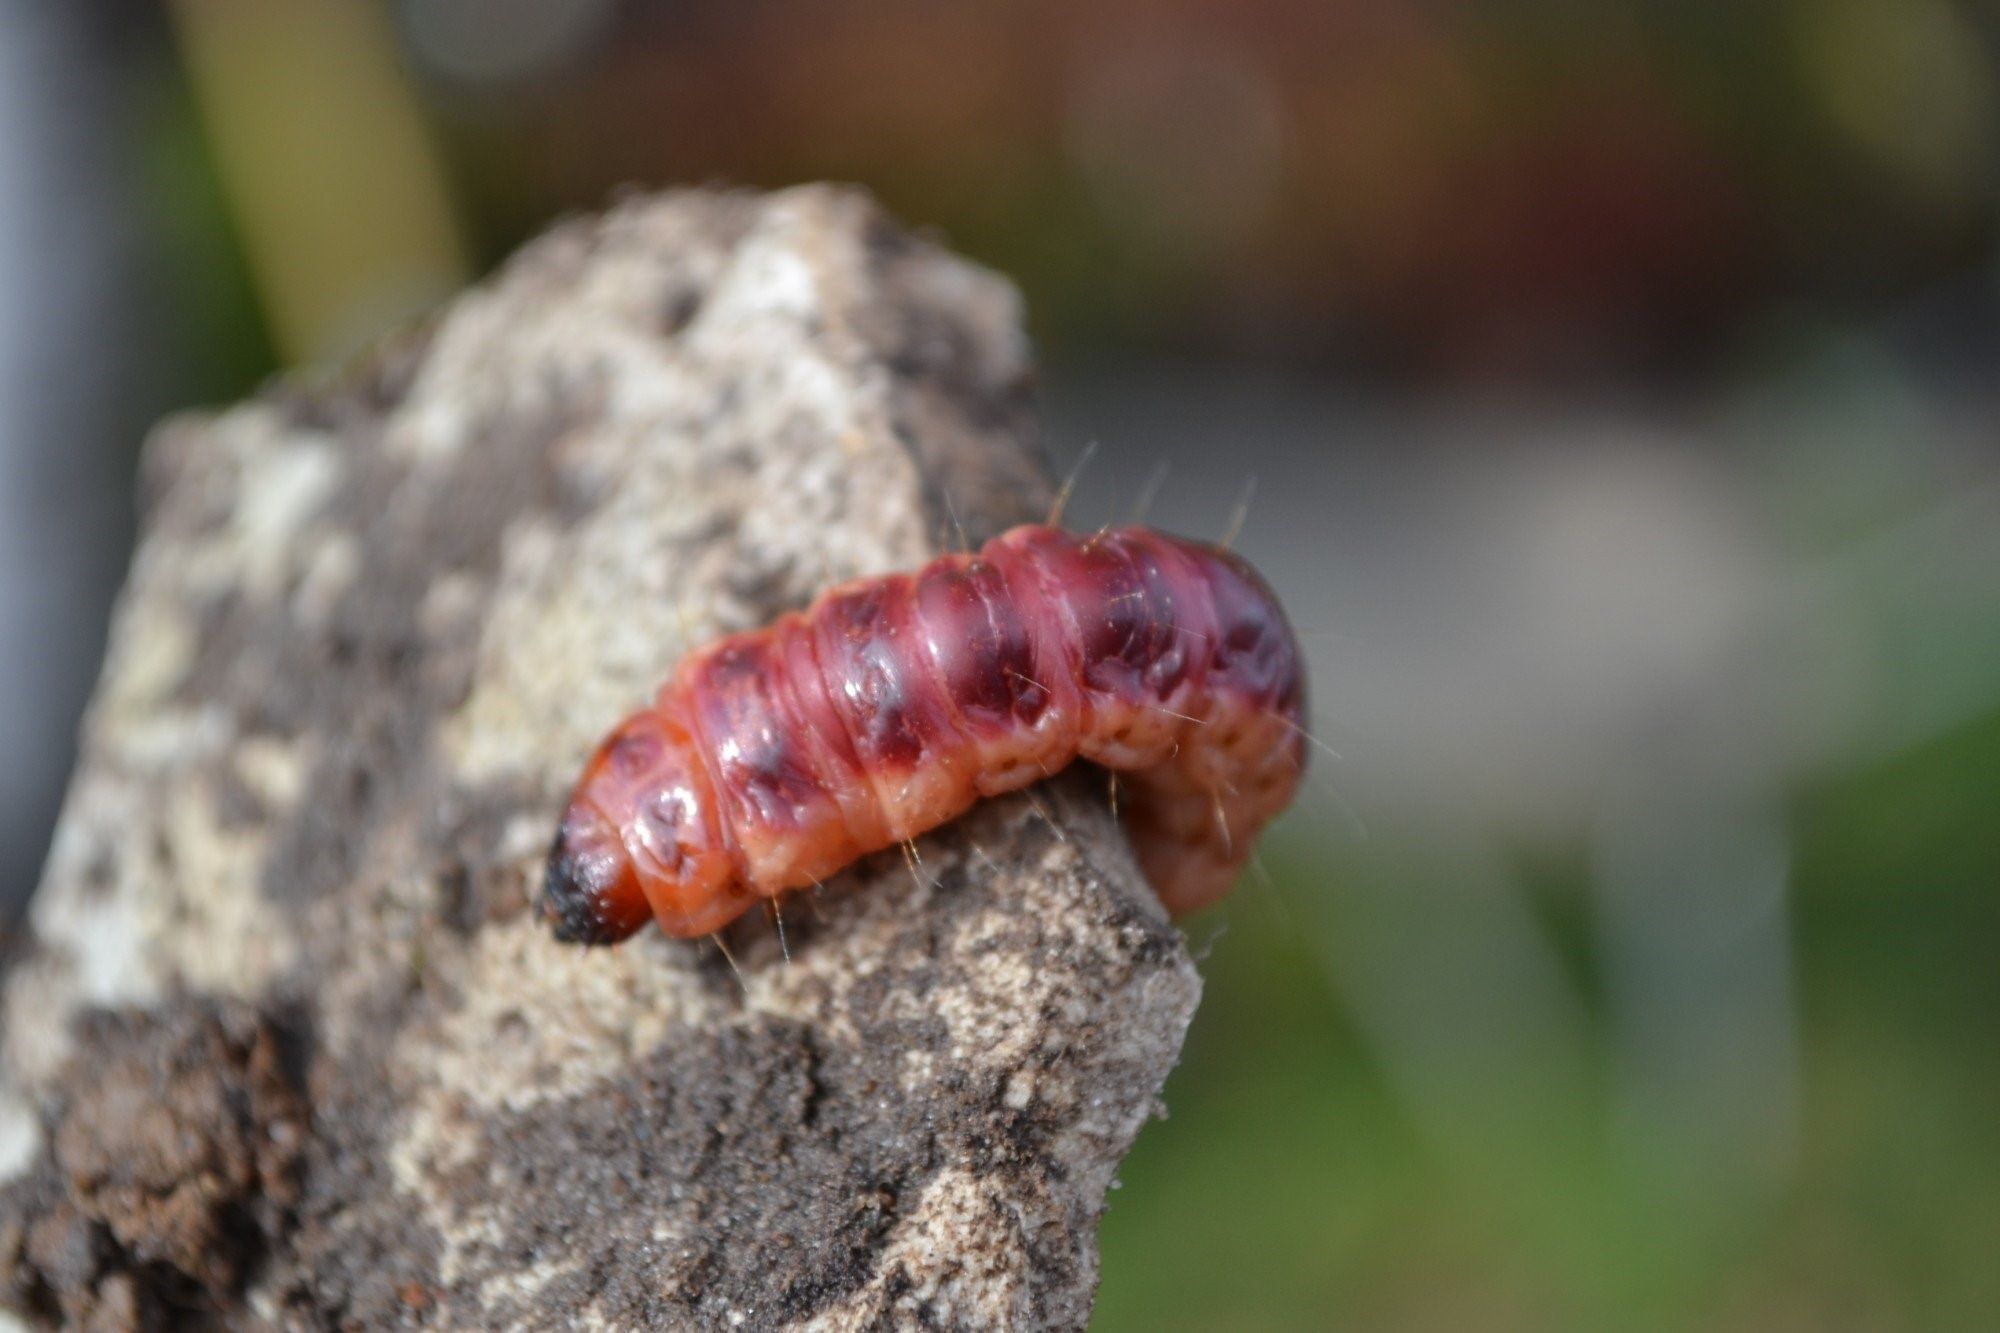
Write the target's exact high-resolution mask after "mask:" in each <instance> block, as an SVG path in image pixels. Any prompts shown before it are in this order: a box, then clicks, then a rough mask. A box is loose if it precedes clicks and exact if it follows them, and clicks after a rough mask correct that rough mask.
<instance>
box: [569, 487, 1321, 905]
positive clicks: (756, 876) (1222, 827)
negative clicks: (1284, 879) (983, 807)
mask: <svg viewBox="0 0 2000 1333" xmlns="http://www.w3.org/2000/svg"><path fill="white" fill-rule="evenodd" d="M1304 695H1305V689H1304V677H1303V670H1302V664H1301V660H1300V655H1299V651H1298V645H1297V642H1296V640H1295V639H1294V637H1293V635H1292V631H1291V628H1290V626H1289V625H1288V624H1287V623H1286V621H1285V617H1284V613H1283V611H1282V610H1281V609H1280V608H1279V606H1278V604H1277V601H1276V599H1275V598H1274V597H1273V596H1272V595H1271V592H1270V590H1269V589H1268V588H1267V587H1266V586H1265V585H1264V583H1263V581H1262V580H1261V579H1259V578H1258V577H1257V575H1256V574H1255V572H1253V571H1252V570H1251V569H1250V567H1249V566H1248V565H1247V564H1246V563H1244V562H1243V561H1242V560H1241V559H1240V558H1238V557H1237V556H1235V555H1234V554H1232V553H1230V552H1228V551H1224V550H1219V549H1216V548H1214V547H1209V546H1204V545H1200V544H1198V543H1194V542H1190V541H1185V540H1182V539H1180V538H1176V537H1169V536H1166V535H1164V534H1162V533H1158V532H1155V531H1152V530H1151V529H1148V528H1143V527H1130V528H1119V529H1112V530H1108V531H1104V532H1100V533H1097V534H1095V535H1093V536H1088V537H1077V536H1072V535H1070V534H1068V533H1065V532H1062V531H1060V530H1058V529H1055V528H1052V527H1045V526H1027V527H1020V528H1015V529H1014V530H1012V531H1011V532H1008V533H1005V534H1004V535H1002V536H1000V537H997V538H995V539H994V540H993V541H991V542H989V543H987V544H986V546H985V547H984V548H983V549H982V550H980V551H979V553H978V554H977V555H951V556H945V557H943V558H941V559H939V560H936V561H933V562H932V563H931V564H929V565H927V566H925V567H924V568H923V569H921V570H918V571H917V572H915V573H911V574H894V575H890V576H887V577H883V578H871V579H863V580H858V581H856V582H853V583H849V584H846V585H844V586H842V587H838V588H835V589H832V590H830V591H829V592H827V593H825V594H823V595H822V596H821V597H820V598H819V599H818V600H816V601H815V602H814V603H813V604H812V605H811V606H810V607H809V608H807V609H806V610H805V611H804V612H799V613H793V614H789V615H786V616H784V617H782V618H780V619H779V620H777V621H776V622H775V623H773V624H771V625H768V626H766V627H764V628H762V629H758V630H753V631H750V632H747V633H742V634H733V635H730V636H728V637H726V638H723V639H720V640H718V641H716V642H714V643H711V644H709V645H707V646H706V647H704V648H702V649H699V650H697V651H696V652H694V653H692V654H690V655H689V656H688V657H687V658H686V659H684V660H683V661H682V662H681V664H680V667H679V669H678V670H677V671H676V672H675V674H674V676H673V678H672V679H671V680H670V681H669V682H668V683H667V684H666V685H665V686H664V687H663V688H662V689H661V690H660V692H659V694H658V696H657V697H656V698H655V700H654V702H653V706H652V707H650V708H648V709H645V710H644V711H642V712H639V713H637V714H634V715H633V716H632V717H629V718H627V719H626V720H625V721H624V722H623V723H621V724H620V725H619V726H618V727H617V728H616V729H615V730H614V731H613V732H612V733H611V734H610V736H608V737H607V738H606V739H605V740H604V742H603V743H602V744H601V745H600V746H599V747H598V749H597V751H596V753H595V754H594V755H593V756H592V757H591V759H590V761H589V763H588V765H587V766H586V767H585V769H584V772H583V777H582V779H581V780H580V781H579V782H578V784H577V788H576V792H575V795H574V796H573V797H572V799H571V802H570V805H569V808H568V810H567V812H566V813H565V814H564V816H563V821H562V826H561V830H560V832H559V833H558V835H557V838H556V844H555V847H554V850H553V851H552V853H551V856H550V860H549V869H548V880H547V886H546V889H545V892H544V896H543V904H544V909H543V910H544V911H545V913H546V914H547V915H548V916H549V917H550V919H551V921H552V922H553V924H554V927H555V930H556V934H557V936H558V937H559V938H561V939H565V940H572V941H582V942H589V943H604V942H609V941H612V940H618V939H623V938H625V937H626V936H628V935H630V934H632V933H633V932H634V931H636V930H638V929H639V928H640V927H642V926H643V925H644V924H645V923H646V922H647V921H648V920H654V921H657V922H658V923H659V925H660V927H661V928H662V929H663V930H665V931H667V933H669V934H672V935H680V936H690V937H691V936H697V935H704V934H707V933H709V932H711V931H714V930H717V929H719V928H720V927H722V926H724V925H726V924H727V923H728V922H730V921H731V920H733V919H735V918H736V917H737V916H738V915H740V914H741V913H742V912H743V911H744V910H745V909H747V908H749V907H750V906H751V905H753V904H755V903H756V902H758V901H759V900H760V899H765V898H771V897H775V896H776V895H778V894H780V893H782V892H784V891H786V890H788V889H797V888H803V887H805V886H807V885H811V884H814V883H817V882H819V881H822V880H824V879H826V878H827V877H828V876H830V875H832V874H834V873H835V872H837V871H839V870H840V869H842V868H843V867H845V866H847V865H848V864H850V863H852V862H853V861H855V860H857V859H858V858H860V857H862V856H864V855H867V854H868V853H870V852H874V851H879V850H881V849H883V848H887V847H891V846H894V845H895V844H897V843H899V842H901V841H903V840H905V839H910V838H914V837H916V836H917V835H919V834H921V833H924V832H927V831H929V830H930V829H933V828H936V827H937V826H938V825H940V824H943V823H945V822H947V821H948V820H951V819H953V818H956V817H957V816H958V815H960V814H962V813H963V812H964V811H965V810H966V809H967V808H968V807H970V806H971V805H972V804H973V803H974V802H975V801H977V800H978V799H979V798H981V797H985V796H993V795H997V794H999V793H1001V792H1006V791H1012V790H1015V789H1017V788H1020V787H1025V786H1027V785H1028V784H1030V783H1032V782H1036V781H1039V780H1040V779H1042V778H1044V777H1046V776H1049V775H1050V774H1053V773H1055V772H1057V771H1058V770H1060V769H1062V768H1064V767H1066V766H1067V765H1069V764H1070V763H1071V762H1073V761H1074V760H1076V759H1078V758H1082V759H1088V760H1091V761H1093V762H1095V763H1097V764H1100V765H1102V766H1103V767H1105V768H1108V769H1111V770H1113V771H1115V772H1117V773H1118V774H1120V775H1121V776H1120V779H1119V812H1120V816H1121V818H1122V819H1123V821H1124V823H1125V826H1126V828H1127V830H1128V832H1129V834H1130V837H1131V839H1132V845H1133V848H1134V850H1135V852H1136V853H1137V856H1138V860H1139V863H1140V866H1141V868H1142V869H1143V870H1144V871H1145V873H1146V875H1147V877H1148V879H1149V880H1150V881H1151V882H1152V885H1153V887H1154V889H1155V890H1156V891H1157V892H1158V893H1159V895H1160V898H1161V900H1162V901H1163V902H1164V903H1165V904H1166V906H1167V908H1168V910H1169V911H1171V912H1173V913H1175V914H1176V915H1179V914H1182V913H1186V912H1190V911H1193V910H1195V909H1196V908H1199V907H1202V906H1205V905H1206V904H1208V903H1210V902H1212V901H1214V900H1215V899H1216V898H1219V897H1220V896H1222V895H1223V894H1224V893H1225V892H1227V891H1228V889H1229V887H1230V884H1231V883H1232V882H1233V881H1234V879H1235V877H1236V875H1237V873H1238V871H1239V870H1240V869H1241V868H1242V865H1243V862H1244V861H1245V859H1246V858H1247V857H1248V856H1249V854H1250V851H1251V845H1252V842H1253V840H1254V839H1255V837H1256V835H1257V833H1258V831H1259V830H1261V829H1262V828H1263V826H1264V825H1265V824H1266V823H1268V822H1269V821H1270V820H1271V819H1272V818H1273V817H1274V816H1275V815H1277V814H1278V812H1279V811H1281V810H1282V809H1284V807H1285V806H1286V805H1287V804H1289V803H1290V801H1291V799H1292V795H1293V792H1294V791H1295V790H1296V788H1297V786H1298V783H1299V780H1300V777H1301V776H1302V774H1303V772H1304V768H1305V734H1304V731H1303V730H1302V724H1301V713H1302V710H1303V708H1304Z"/></svg>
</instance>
